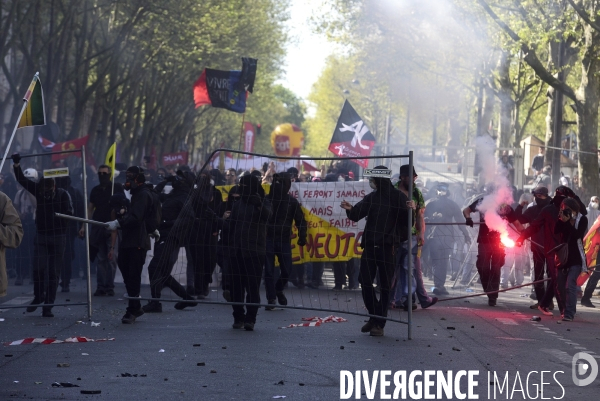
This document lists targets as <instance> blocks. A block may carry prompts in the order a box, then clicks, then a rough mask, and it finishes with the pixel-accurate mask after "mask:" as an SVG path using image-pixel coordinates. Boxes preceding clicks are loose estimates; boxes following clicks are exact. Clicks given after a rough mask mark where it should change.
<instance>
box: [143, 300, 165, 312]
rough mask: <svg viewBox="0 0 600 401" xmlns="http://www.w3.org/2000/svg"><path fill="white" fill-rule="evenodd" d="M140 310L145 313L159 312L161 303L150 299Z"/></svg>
mask: <svg viewBox="0 0 600 401" xmlns="http://www.w3.org/2000/svg"><path fill="white" fill-rule="evenodd" d="M142 310H143V311H144V312H147V313H161V312H162V304H161V303H160V302H158V301H150V302H148V303H147V304H146V305H144V306H142Z"/></svg>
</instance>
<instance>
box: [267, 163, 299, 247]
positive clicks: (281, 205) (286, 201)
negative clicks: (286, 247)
mask: <svg viewBox="0 0 600 401" xmlns="http://www.w3.org/2000/svg"><path fill="white" fill-rule="evenodd" d="M291 187H292V181H291V178H290V176H289V174H287V173H282V174H275V176H274V177H273V184H272V185H271V191H270V192H269V195H267V199H268V200H269V201H270V202H271V208H272V214H271V218H270V219H269V225H268V227H267V238H269V239H270V240H272V241H275V242H289V241H290V238H291V235H292V221H293V222H294V223H295V224H296V227H297V228H298V238H299V239H301V240H304V241H306V219H305V218H304V213H303V212H302V207H301V206H300V202H298V200H297V199H295V198H294V197H293V196H291V195H290V194H289V191H290V188H291Z"/></svg>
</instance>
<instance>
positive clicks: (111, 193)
mask: <svg viewBox="0 0 600 401" xmlns="http://www.w3.org/2000/svg"><path fill="white" fill-rule="evenodd" d="M113 145H115V154H114V156H113V162H112V166H110V170H111V171H112V189H111V190H110V195H111V196H112V195H114V194H115V178H117V177H116V176H115V167H116V165H117V141H115V142H114V143H113Z"/></svg>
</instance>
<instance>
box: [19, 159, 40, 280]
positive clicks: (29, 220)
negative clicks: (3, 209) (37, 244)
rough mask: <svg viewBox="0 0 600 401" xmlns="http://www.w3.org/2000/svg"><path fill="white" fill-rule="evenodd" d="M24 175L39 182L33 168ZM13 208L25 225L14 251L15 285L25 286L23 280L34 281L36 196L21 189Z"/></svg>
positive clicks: (26, 170)
mask: <svg viewBox="0 0 600 401" xmlns="http://www.w3.org/2000/svg"><path fill="white" fill-rule="evenodd" d="M23 175H24V176H25V178H27V179H28V180H31V181H33V182H38V172H37V171H36V170H35V169H33V168H28V169H25V171H23ZM14 200H15V201H14V203H13V206H14V207H15V209H16V210H17V213H18V214H19V218H20V219H21V224H22V225H23V240H22V241H21V245H20V246H19V247H18V248H17V249H15V250H14V259H15V260H14V263H15V266H16V270H17V278H16V279H15V285H16V286H21V285H23V280H24V279H26V278H31V279H32V280H33V249H34V247H33V243H34V239H35V209H36V206H37V201H36V200H35V195H33V194H32V193H31V192H29V191H28V190H26V189H25V188H23V187H21V189H19V190H18V191H17V194H16V195H15V198H14Z"/></svg>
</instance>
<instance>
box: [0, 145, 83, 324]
mask: <svg viewBox="0 0 600 401" xmlns="http://www.w3.org/2000/svg"><path fill="white" fill-rule="evenodd" d="M68 158H79V160H75V159H72V160H69V162H72V163H70V164H73V165H76V166H77V167H75V168H74V169H69V168H68V167H56V166H58V165H59V164H60V163H59V161H61V160H63V159H68ZM53 165H54V167H52V166H53ZM42 166H43V167H46V168H42ZM81 166H85V148H82V149H77V150H68V151H62V152H49V153H42V154H31V155H22V156H21V161H20V172H16V173H15V172H14V171H13V168H12V166H11V168H10V170H11V172H10V173H9V177H6V178H5V179H14V180H16V182H17V184H16V186H17V192H16V193H15V194H12V196H11V200H12V202H13V205H14V207H15V209H16V210H17V213H18V214H19V217H20V219H21V223H22V225H23V231H24V235H23V240H22V242H21V245H20V246H19V247H18V248H16V249H7V252H6V259H7V273H8V277H9V283H10V284H11V285H15V286H16V287H12V288H17V289H22V293H23V296H20V297H17V298H16V300H18V301H19V302H9V303H6V304H3V305H2V306H0V309H2V310H4V309H13V308H27V312H34V311H36V310H37V311H38V312H37V313H39V311H40V310H41V311H42V314H43V315H44V316H52V315H53V313H61V311H62V307H70V306H79V305H86V306H87V314H88V318H90V317H91V315H92V309H91V293H90V290H91V273H93V272H91V271H90V263H89V247H88V246H86V243H87V240H88V239H87V237H88V235H87V232H85V235H84V236H80V235H79V230H80V227H81V224H79V223H76V222H74V221H71V220H65V219H62V218H59V217H56V216H55V214H54V213H55V212H59V213H63V214H67V215H73V216H79V217H81V218H87V217H88V215H87V207H86V205H87V185H86V181H87V179H88V177H87V174H86V169H85V168H81ZM15 174H17V176H15ZM21 174H22V175H21ZM49 178H51V179H52V180H48V179H49ZM52 181H53V182H52ZM13 301H14V300H13ZM54 307H56V308H54ZM53 308H54V309H53Z"/></svg>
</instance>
